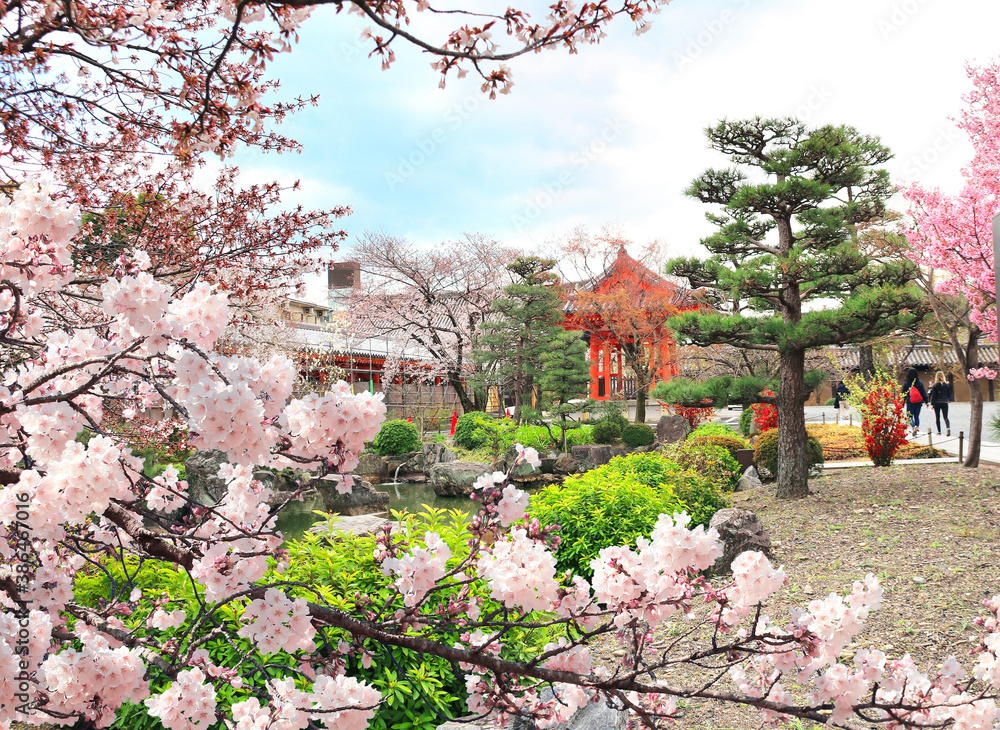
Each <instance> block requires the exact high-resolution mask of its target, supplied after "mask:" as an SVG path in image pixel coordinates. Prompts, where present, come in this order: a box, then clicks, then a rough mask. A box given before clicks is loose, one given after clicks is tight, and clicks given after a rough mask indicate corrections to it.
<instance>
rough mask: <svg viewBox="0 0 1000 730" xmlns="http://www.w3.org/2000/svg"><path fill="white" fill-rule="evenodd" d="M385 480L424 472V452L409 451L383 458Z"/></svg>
mask: <svg viewBox="0 0 1000 730" xmlns="http://www.w3.org/2000/svg"><path fill="white" fill-rule="evenodd" d="M385 463H386V467H387V474H386V476H387V478H388V479H394V478H395V476H396V475H397V474H410V473H411V472H422V471H423V470H424V452H423V451H411V452H409V453H406V454H398V455H396V456H387V457H385Z"/></svg>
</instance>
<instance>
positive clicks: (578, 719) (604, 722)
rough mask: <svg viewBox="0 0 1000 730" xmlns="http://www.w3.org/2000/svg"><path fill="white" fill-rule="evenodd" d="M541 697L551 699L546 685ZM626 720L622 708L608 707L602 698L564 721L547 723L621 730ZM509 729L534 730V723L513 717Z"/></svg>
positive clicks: (562, 728) (558, 729)
mask: <svg viewBox="0 0 1000 730" xmlns="http://www.w3.org/2000/svg"><path fill="white" fill-rule="evenodd" d="M539 697H540V698H541V699H551V697H552V690H551V689H549V688H548V687H546V688H545V689H543V690H542V691H541V692H540V693H539ZM627 722H628V713H627V712H626V711H625V709H624V708H617V707H610V706H609V705H608V703H607V702H606V701H604V700H598V701H597V702H591V703H590V704H589V705H585V706H583V707H581V708H580V709H579V710H577V711H576V712H574V713H573V716H572V717H571V718H570V719H569V720H567V721H566V722H560V723H558V724H556V725H549V726H548V727H550V728H551V729H552V730H622V729H623V728H625V726H626V723H627ZM507 727H508V728H510V730H535V727H536V726H535V723H534V722H532V721H531V720H527V719H525V718H523V717H515V718H513V720H512V721H511V722H510V723H509V724H508V725H507Z"/></svg>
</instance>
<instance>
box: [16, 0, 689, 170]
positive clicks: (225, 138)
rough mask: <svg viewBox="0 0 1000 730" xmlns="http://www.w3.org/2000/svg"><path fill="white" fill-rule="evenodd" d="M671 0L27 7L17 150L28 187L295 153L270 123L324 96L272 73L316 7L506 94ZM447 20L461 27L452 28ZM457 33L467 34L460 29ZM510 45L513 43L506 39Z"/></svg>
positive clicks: (317, 0)
mask: <svg viewBox="0 0 1000 730" xmlns="http://www.w3.org/2000/svg"><path fill="white" fill-rule="evenodd" d="M667 2H669V0H619V2H617V3H611V2H608V1H607V0H597V2H588V3H583V4H581V5H576V4H574V3H569V2H563V1H562V0H560V1H559V2H555V3H554V4H552V5H551V6H550V7H549V8H548V9H547V13H546V14H545V15H544V16H541V17H538V18H532V17H531V16H530V15H529V13H527V12H525V11H523V10H519V9H517V8H514V7H506V6H504V5H502V4H497V5H496V6H495V7H494V8H492V9H491V8H490V7H488V6H484V7H482V8H479V9H478V10H477V11H469V10H462V9H457V10H452V9H448V8H445V9H441V8H437V7H434V6H432V5H431V4H430V3H429V2H427V1H426V0H277V1H275V0H266V1H263V0H254V1H252V2H251V1H250V0H210V1H209V2H207V3H206V2H202V1H201V0H174V1H173V2H170V3H163V2H160V0H140V1H139V2H125V1H124V0H108V1H106V0H72V2H70V3H69V4H68V5H67V4H66V3H60V2H54V1H53V0H27V1H26V2H19V3H16V4H9V5H4V6H2V7H0V17H2V18H3V21H4V22H3V24H2V30H0V36H2V43H0V68H2V73H0V99H2V100H3V105H4V126H3V137H4V140H5V146H4V151H3V152H4V155H3V158H2V159H0V169H3V171H4V173H5V177H7V178H8V179H17V178H18V171H19V170H21V169H23V168H24V166H26V165H29V166H30V165H36V166H37V165H40V164H41V165H45V166H49V165H51V164H53V163H58V162H59V161H60V160H62V161H63V162H67V161H68V162H69V163H72V164H75V165H78V166H81V167H86V166H88V165H90V164H93V160H94V159H96V158H102V159H103V160H104V161H105V162H104V163H102V164H107V161H108V160H117V161H122V160H124V159H128V158H130V157H131V156H132V155H134V154H135V153H136V152H137V151H154V152H159V151H162V150H165V149H166V150H170V151H171V152H172V153H174V154H175V155H176V156H177V157H178V158H179V159H185V160H190V159H193V158H196V157H197V156H198V155H199V154H200V153H202V152H211V153H215V154H219V155H222V156H227V155H229V154H230V153H231V152H232V150H233V149H234V148H235V147H236V146H238V145H239V144H251V145H255V146H260V147H263V148H265V149H293V148H295V147H296V143H295V142H294V140H291V139H289V138H287V137H284V136H282V135H280V134H277V133H275V132H274V131H273V129H269V128H268V124H267V123H268V122H273V121H281V119H283V118H284V117H285V116H286V115H287V114H289V113H290V112H294V111H295V110H297V109H299V108H301V107H303V106H304V105H306V104H308V103H310V102H313V103H314V102H315V101H316V100H317V98H316V97H310V98H297V99H290V100H284V101H277V100H275V99H273V98H272V93H273V92H275V91H276V90H277V89H278V82H277V81H275V80H273V79H269V78H268V76H267V71H268V64H269V63H270V62H271V60H272V59H273V58H274V56H275V54H279V53H283V52H286V51H289V50H291V48H292V46H293V44H294V43H295V41H296V37H297V36H296V34H297V31H298V28H299V27H300V26H301V24H302V23H303V22H304V21H306V19H307V18H308V17H309V15H310V13H311V11H312V9H313V8H314V7H316V6H319V5H324V4H332V5H334V6H336V8H337V10H338V11H340V10H345V9H346V10H347V11H348V13H347V14H355V15H357V16H359V17H360V18H361V20H362V23H361V24H360V25H359V31H361V32H363V34H364V38H365V42H366V43H367V45H368V47H369V48H370V49H371V53H370V55H371V56H373V57H375V58H377V59H380V60H381V61H382V65H383V68H387V67H388V66H389V65H390V64H391V63H392V62H393V60H394V58H395V51H394V48H395V47H396V46H397V45H398V44H399V43H412V44H414V45H416V46H417V47H419V48H420V49H422V50H423V51H425V52H427V53H429V54H430V55H431V56H432V61H433V65H434V66H435V68H437V69H438V71H439V72H440V74H441V78H442V83H443V82H444V79H445V78H447V77H448V76H449V75H451V76H458V77H461V76H464V75H466V74H467V73H468V72H469V71H472V72H473V73H475V74H478V75H479V76H480V77H481V79H482V88H483V90H484V91H485V92H487V93H489V94H490V95H491V96H492V95H495V94H496V93H497V92H498V91H499V92H500V93H506V92H507V91H508V90H509V89H510V86H511V83H512V80H511V72H510V69H509V68H508V67H507V65H506V62H507V61H509V60H510V59H511V58H514V57H516V56H519V55H522V54H525V53H532V52H538V51H541V50H543V49H545V48H566V49H568V50H569V51H570V52H571V53H572V52H575V51H576V50H577V48H578V47H579V46H581V45H585V44H591V43H596V42H598V41H599V40H600V39H601V38H602V37H603V36H604V32H605V27H606V26H607V24H608V23H609V22H610V21H612V20H613V19H614V18H615V17H616V16H623V17H626V18H628V19H629V20H630V21H631V22H632V23H633V24H634V27H635V30H636V32H642V31H644V30H645V29H647V28H648V22H649V19H650V17H649V16H650V15H651V14H653V13H656V12H658V10H659V8H660V6H662V5H665V4H667ZM439 19H445V20H448V21H449V25H452V24H454V25H453V26H452V29H451V30H446V31H442V30H441V27H440V22H439ZM454 26H457V27H454ZM503 36H507V40H506V41H504V39H503Z"/></svg>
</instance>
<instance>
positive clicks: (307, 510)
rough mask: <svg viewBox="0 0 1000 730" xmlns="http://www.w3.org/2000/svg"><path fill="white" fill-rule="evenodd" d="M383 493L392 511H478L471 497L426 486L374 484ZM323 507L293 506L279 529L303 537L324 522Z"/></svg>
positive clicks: (290, 537) (292, 536)
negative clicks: (442, 494)
mask: <svg viewBox="0 0 1000 730" xmlns="http://www.w3.org/2000/svg"><path fill="white" fill-rule="evenodd" d="M374 486H375V489H377V490H378V491H380V492H387V493H388V494H389V509H392V510H407V511H408V512H419V511H420V510H421V509H423V506H424V505H428V506H430V507H433V508H434V509H457V510H461V511H462V512H465V513H466V514H468V515H471V514H472V513H473V512H475V511H476V510H477V509H479V503H478V502H474V501H472V500H471V499H469V498H468V497H439V496H438V495H437V494H435V493H434V489H433V488H432V487H431V486H430V485H429V484H426V483H408V482H403V481H400V482H388V483H385V484H376V485H374ZM322 511H323V505H321V504H311V503H310V502H308V501H305V502H300V503H290V504H289V505H288V506H287V507H286V508H285V509H284V510H282V512H281V516H280V517H279V518H278V529H279V530H281V532H282V534H283V535H284V536H285V539H287V540H294V539H296V538H298V537H301V536H302V535H303V534H304V533H305V532H306V531H307V530H308V529H309V528H310V527H312V526H313V525H314V524H316V523H317V522H320V521H322V520H323V519H325V518H324V517H323V515H322V514H321V512H322Z"/></svg>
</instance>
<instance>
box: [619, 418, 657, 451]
mask: <svg viewBox="0 0 1000 730" xmlns="http://www.w3.org/2000/svg"><path fill="white" fill-rule="evenodd" d="M654 441H656V432H655V431H654V430H653V429H652V427H651V426H648V425H646V424H645V423H630V424H629V425H627V426H626V427H625V428H623V429H622V442H623V443H624V444H625V445H626V446H631V447H632V448H633V449H634V448H635V447H637V446H649V445H650V444H651V443H653V442H654Z"/></svg>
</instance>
